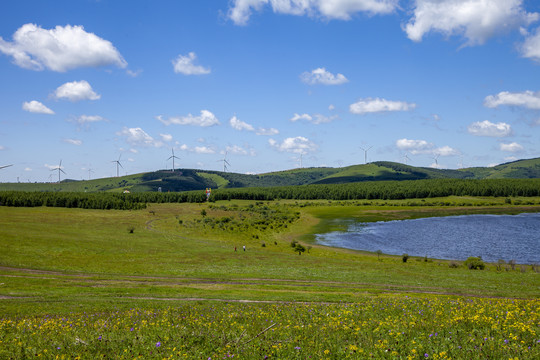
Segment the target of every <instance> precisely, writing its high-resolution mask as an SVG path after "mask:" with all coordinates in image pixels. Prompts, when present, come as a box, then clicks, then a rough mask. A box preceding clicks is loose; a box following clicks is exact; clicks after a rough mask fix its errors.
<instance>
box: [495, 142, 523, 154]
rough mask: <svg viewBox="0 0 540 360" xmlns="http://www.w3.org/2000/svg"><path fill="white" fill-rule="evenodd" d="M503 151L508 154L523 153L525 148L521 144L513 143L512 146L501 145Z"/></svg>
mask: <svg viewBox="0 0 540 360" xmlns="http://www.w3.org/2000/svg"><path fill="white" fill-rule="evenodd" d="M499 148H500V149H501V151H508V152H520V151H523V146H521V145H520V144H518V143H516V142H513V143H510V144H504V143H503V144H500V147H499Z"/></svg>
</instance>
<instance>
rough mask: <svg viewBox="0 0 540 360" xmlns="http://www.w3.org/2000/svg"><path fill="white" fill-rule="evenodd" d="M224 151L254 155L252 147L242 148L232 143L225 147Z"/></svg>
mask: <svg viewBox="0 0 540 360" xmlns="http://www.w3.org/2000/svg"><path fill="white" fill-rule="evenodd" d="M225 152H226V153H229V154H234V155H249V156H255V151H254V150H253V149H244V148H243V147H241V146H238V145H233V146H227V147H225Z"/></svg>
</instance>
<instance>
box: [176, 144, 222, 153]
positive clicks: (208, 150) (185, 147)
mask: <svg viewBox="0 0 540 360" xmlns="http://www.w3.org/2000/svg"><path fill="white" fill-rule="evenodd" d="M180 150H182V151H189V152H194V153H196V154H215V153H216V151H215V150H214V149H212V148H211V147H208V146H195V147H191V146H188V145H186V144H183V145H181V146H180Z"/></svg>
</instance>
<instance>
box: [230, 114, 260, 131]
mask: <svg viewBox="0 0 540 360" xmlns="http://www.w3.org/2000/svg"><path fill="white" fill-rule="evenodd" d="M229 124H230V125H231V127H232V128H233V129H235V130H239V131H241V130H246V131H255V128H254V127H253V126H252V125H250V124H248V123H246V122H243V121H242V120H240V119H238V118H237V117H236V116H233V117H232V118H230V119H229Z"/></svg>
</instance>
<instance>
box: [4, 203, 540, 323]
mask: <svg viewBox="0 0 540 360" xmlns="http://www.w3.org/2000/svg"><path fill="white" fill-rule="evenodd" d="M433 201H435V200H433ZM496 201H500V202H501V205H500V207H503V205H502V201H503V200H502V199H501V200H496ZM247 204H250V203H249V202H241V201H235V202H222V203H221V204H220V203H217V204H215V205H214V207H213V208H210V207H209V205H208V204H160V205H152V207H151V208H150V209H146V210H141V211H100V210H81V209H63V208H6V207H0V247H1V248H2V249H3V251H2V252H1V253H0V283H2V286H1V287H0V297H2V296H4V297H27V299H28V300H23V299H18V300H9V301H2V303H0V313H1V312H2V311H9V309H13V308H12V307H13V306H15V307H17V306H20V305H21V300H22V302H23V303H24V302H26V301H28V303H32V302H33V301H35V300H38V299H41V300H40V301H47V302H50V301H52V302H56V301H67V302H73V304H75V303H80V302H89V301H90V302H94V301H97V302H101V301H118V300H119V299H120V298H124V299H126V298H135V299H139V300H140V299H143V298H186V297H196V298H213V299H252V300H287V301H292V300H300V301H356V300H358V299H360V298H361V297H363V296H365V295H367V294H381V293H415V292H419V293H441V294H463V295H479V296H504V297H524V298H534V297H537V296H538V294H539V291H540V286H539V282H538V274H536V273H534V272H532V271H531V270H530V267H529V268H528V269H527V271H526V272H525V273H521V272H519V271H510V272H504V271H503V272H497V271H495V268H494V267H493V266H489V267H488V270H484V271H470V270H467V269H465V268H464V267H461V268H458V269H453V268H449V266H448V262H446V261H433V262H424V261H417V260H416V259H410V260H409V262H408V263H406V264H404V263H402V262H401V259H400V258H399V257H392V256H384V257H383V260H382V261H378V260H377V256H374V255H373V254H366V253H362V252H357V251H349V250H344V249H333V248H325V247H320V246H316V245H313V244H312V245H311V246H313V248H312V249H311V250H310V251H309V253H305V254H303V255H301V256H299V255H298V254H295V253H294V252H293V251H292V249H291V247H290V244H289V243H290V241H291V240H292V239H295V238H299V237H300V236H302V235H304V234H306V233H309V232H310V231H313V230H314V229H315V230H319V229H320V228H313V226H315V225H317V224H318V223H319V222H318V220H317V219H318V218H327V219H328V218H332V217H336V216H352V217H356V218H360V219H363V220H369V219H380V218H381V217H389V218H406V217H415V216H419V212H422V211H423V212H425V211H428V212H429V214H427V215H436V214H437V213H439V211H440V212H442V213H445V214H447V213H448V211H449V209H450V208H442V209H437V208H436V207H429V208H426V207H422V208H416V209H415V208H407V207H404V208H403V209H402V210H401V211H399V210H400V208H395V207H389V206H375V205H373V206H356V204H351V205H346V203H341V205H339V206H338V205H336V204H334V205H329V204H328V203H327V202H321V203H320V204H319V206H307V207H293V208H291V209H290V210H291V211H293V212H294V211H301V213H302V216H301V218H300V220H299V221H296V222H295V223H293V224H291V225H290V226H289V227H288V228H287V229H286V230H285V231H279V232H277V233H276V232H275V231H274V230H272V229H271V228H270V227H268V228H266V229H265V230H261V229H257V230H255V229H252V230H249V231H242V232H240V231H238V230H235V229H229V228H227V227H225V228H219V227H216V228H215V229H212V228H211V227H208V226H206V227H204V226H202V224H203V221H202V220H204V219H203V217H202V216H201V210H202V209H205V210H206V212H207V218H208V219H222V218H224V217H234V218H236V219H240V218H241V219H243V220H241V221H242V222H246V221H249V219H250V217H251V216H255V215H251V214H250V213H249V212H246V211H238V210H235V209H234V208H233V207H231V206H232V205H238V206H239V208H237V209H240V208H242V207H245V206H247ZM251 204H253V203H251ZM285 204H292V203H288V202H280V203H279V205H276V204H274V203H272V204H268V206H269V208H270V209H289V207H288V206H285ZM324 204H326V205H324ZM490 209H491V210H493V208H490ZM490 209H484V210H483V211H490ZM513 209H517V208H516V207H513ZM455 210H456V211H459V210H464V209H455ZM465 210H466V209H465ZM474 210H475V211H482V209H481V208H480V207H475V209H474ZM536 210H539V209H536ZM150 211H153V212H150ZM521 211H523V209H522V210H521ZM423 215H426V214H425V213H424V214H423ZM374 216H375V217H374ZM180 220H182V224H180V223H179V222H180ZM198 221H200V222H198ZM319 224H320V225H319V226H327V225H325V224H321V223H319ZM271 225H272V226H274V225H275V223H271ZM130 227H134V229H135V230H134V233H132V234H131V233H129V232H128V229H129V228H130ZM255 234H256V235H257V237H258V238H256V237H255V236H254V235H255ZM263 242H264V243H265V245H266V246H265V247H262V246H261V243H263ZM276 243H277V244H276ZM243 245H246V246H247V251H246V252H243V251H241V247H242V246H243ZM307 245H309V243H307V244H306V246H307ZM234 247H237V249H238V251H237V252H234ZM35 270H41V271H52V272H53V273H40V272H35ZM139 300H133V301H139ZM128 301H131V300H128Z"/></svg>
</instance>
